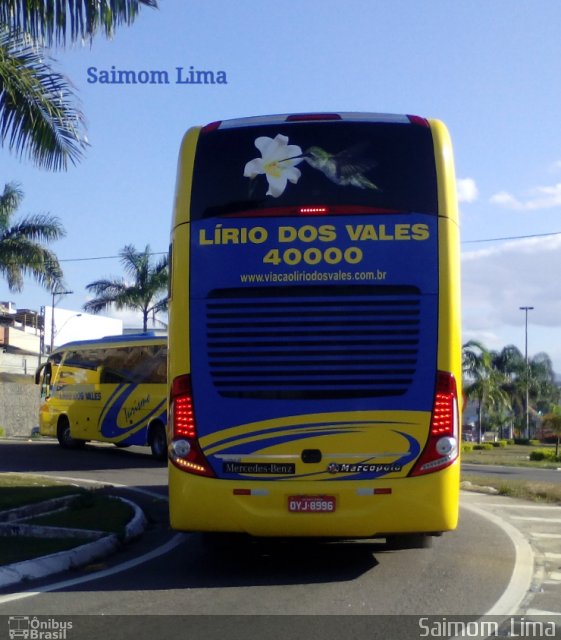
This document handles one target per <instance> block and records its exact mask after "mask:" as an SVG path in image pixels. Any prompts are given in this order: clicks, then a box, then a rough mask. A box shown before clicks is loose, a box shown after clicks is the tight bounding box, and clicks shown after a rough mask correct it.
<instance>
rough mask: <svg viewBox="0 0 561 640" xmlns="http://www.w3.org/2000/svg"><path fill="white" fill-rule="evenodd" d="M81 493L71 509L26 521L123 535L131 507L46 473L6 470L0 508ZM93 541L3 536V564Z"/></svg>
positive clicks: (1, 483)
mask: <svg viewBox="0 0 561 640" xmlns="http://www.w3.org/2000/svg"><path fill="white" fill-rule="evenodd" d="M71 494H78V497H77V499H76V501H75V503H74V504H73V505H72V506H71V507H70V508H68V509H66V510H64V511H60V512H57V513H52V514H49V515H44V516H38V517H36V518H33V519H31V520H26V521H25V524H37V525H44V526H51V527H63V528H71V529H85V530H93V531H105V532H107V533H116V534H117V535H118V536H119V537H120V538H122V537H123V536H124V533H125V528H126V526H127V524H128V523H129V522H130V520H131V518H132V517H133V510H132V508H131V507H130V506H129V505H128V504H126V503H124V502H122V501H121V500H117V499H115V498H112V497H111V496H107V495H105V494H104V493H102V492H100V491H99V490H87V489H84V488H82V487H77V486H74V485H69V484H63V483H61V482H57V481H56V480H50V479H49V478H46V477H44V476H33V475H28V474H17V473H11V474H10V473H5V474H1V475H0V511H2V510H8V509H13V508H16V507H21V506H24V505H29V504H35V503H38V502H43V501H45V500H50V499H52V498H58V497H61V496H66V495H71ZM86 542H91V538H79V537H78V538H41V537H38V538H31V537H25V536H17V537H0V565H5V564H10V563H13V562H19V561H21V560H28V559H31V558H37V557H40V556H44V555H49V554H51V553H57V552H59V551H66V550H67V549H72V548H74V547H77V546H80V545H82V544H85V543H86Z"/></svg>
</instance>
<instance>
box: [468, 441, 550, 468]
mask: <svg viewBox="0 0 561 640" xmlns="http://www.w3.org/2000/svg"><path fill="white" fill-rule="evenodd" d="M465 445H468V446H465ZM469 445H472V446H469ZM476 446H477V445H473V443H471V442H469V443H465V442H464V443H462V462H469V463H471V464H498V465H506V466H513V467H533V468H536V469H557V467H559V466H561V464H560V463H559V462H557V461H555V460H554V459H552V458H549V457H547V456H545V455H543V454H542V455H540V454H538V457H542V459H541V460H531V459H530V457H531V456H532V455H534V456H535V455H536V454H535V453H533V452H536V451H539V452H543V451H551V452H552V453H551V455H552V456H554V454H555V445H550V446H549V445H543V444H540V445H538V446H535V445H530V444H528V445H520V444H507V445H506V446H501V447H494V446H492V445H491V446H490V447H487V448H486V449H476Z"/></svg>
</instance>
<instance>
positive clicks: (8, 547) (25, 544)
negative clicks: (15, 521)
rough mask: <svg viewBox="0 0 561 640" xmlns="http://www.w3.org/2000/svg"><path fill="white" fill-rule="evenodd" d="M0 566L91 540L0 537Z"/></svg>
mask: <svg viewBox="0 0 561 640" xmlns="http://www.w3.org/2000/svg"><path fill="white" fill-rule="evenodd" d="M0 541H1V542H0V544H1V546H0V566H1V565H3V564H12V563H13V562H22V561H23V560H32V559H33V558H40V557H41V556H46V555H49V554H51V553H58V552H59V551H66V550H67V549H72V548H74V547H77V546H79V545H81V544H86V543H87V542H91V539H88V538H83V539H80V538H27V537H25V536H18V537H15V538H11V537H6V538H0Z"/></svg>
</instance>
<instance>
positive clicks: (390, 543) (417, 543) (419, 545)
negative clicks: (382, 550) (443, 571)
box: [386, 533, 432, 550]
mask: <svg viewBox="0 0 561 640" xmlns="http://www.w3.org/2000/svg"><path fill="white" fill-rule="evenodd" d="M386 546H387V547H388V548H389V549H395V550H397V549H430V548H431V547H432V536H431V535H430V534H428V533H403V534H399V535H395V536H388V537H387V538H386Z"/></svg>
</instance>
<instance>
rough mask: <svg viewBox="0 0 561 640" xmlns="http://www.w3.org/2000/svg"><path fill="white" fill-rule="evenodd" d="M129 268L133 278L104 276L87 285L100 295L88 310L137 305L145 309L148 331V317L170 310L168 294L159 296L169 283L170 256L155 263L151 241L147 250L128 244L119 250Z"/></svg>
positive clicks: (88, 306) (144, 327) (145, 323)
mask: <svg viewBox="0 0 561 640" xmlns="http://www.w3.org/2000/svg"><path fill="white" fill-rule="evenodd" d="M119 255H120V256H121V264H122V265H123V267H124V268H125V272H126V273H127V274H128V276H129V277H130V278H132V280H133V282H132V283H129V282H127V281H126V280H125V279H108V278H105V279H101V280H96V281H95V282H91V283H90V284H88V285H87V286H86V289H87V290H88V291H91V292H93V293H94V295H95V296H96V298H94V299H93V300H89V301H88V302H86V304H85V305H84V311H89V312H92V313H99V312H100V311H102V310H104V309H108V308H109V307H111V306H115V308H116V309H119V310H121V309H133V310H136V311H140V312H141V313H142V320H143V323H142V328H143V331H144V332H146V330H147V328H148V318H149V317H150V315H152V317H153V318H155V316H156V315H157V314H158V313H160V312H161V311H166V310H167V295H166V296H165V297H158V295H159V294H161V293H162V292H163V291H166V292H167V286H168V257H167V256H163V257H162V258H161V259H160V260H159V262H157V263H156V264H155V265H152V264H151V257H152V254H151V252H150V247H149V246H148V245H147V246H146V248H145V249H144V251H136V249H135V248H134V247H133V246H132V245H127V246H126V247H124V249H123V250H122V251H121V252H120V254H119Z"/></svg>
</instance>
